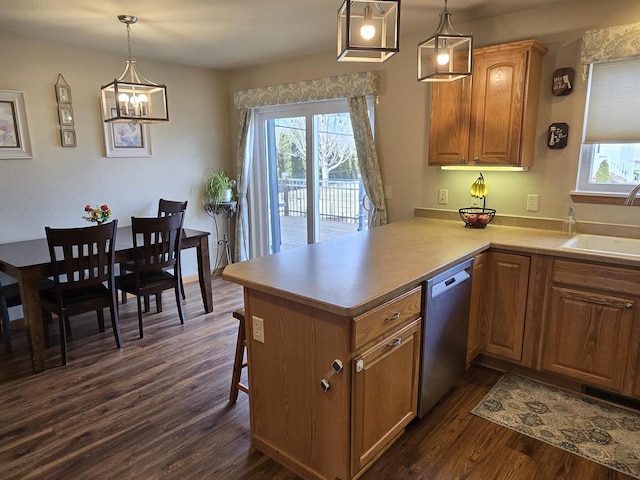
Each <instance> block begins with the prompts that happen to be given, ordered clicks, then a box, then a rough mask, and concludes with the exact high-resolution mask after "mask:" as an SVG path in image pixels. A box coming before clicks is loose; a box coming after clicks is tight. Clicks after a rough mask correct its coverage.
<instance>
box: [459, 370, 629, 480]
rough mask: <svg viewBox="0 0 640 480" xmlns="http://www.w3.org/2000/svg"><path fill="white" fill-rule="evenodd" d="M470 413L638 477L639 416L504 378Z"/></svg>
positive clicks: (525, 380)
mask: <svg viewBox="0 0 640 480" xmlns="http://www.w3.org/2000/svg"><path fill="white" fill-rule="evenodd" d="M471 413H473V414H474V415H477V416H479V417H482V418H484V419H486V420H489V421H491V422H494V423H497V424H498V425H502V426H504V427H507V428H510V429H512V430H515V431H517V432H520V433H522V434H524V435H527V436H529V437H532V438H535V439H537V440H540V441H542V442H546V443H548V444H550V445H553V446H555V447H558V448H561V449H563V450H566V451H568V452H571V453H575V454H576V455H580V456H582V457H584V458H587V459H589V460H592V461H594V462H597V463H600V464H602V465H606V466H607V467H609V468H612V469H614V470H617V471H619V472H622V473H626V474H627V475H630V476H633V477H635V478H640V412H636V411H634V410H628V409H626V408H621V407H617V406H615V405H612V404H610V403H606V402H603V401H600V400H596V399H593V398H591V397H587V396H584V395H580V394H576V393H572V392H569V391H566V390H562V389H559V388H555V387H550V386H548V385H544V384H542V383H539V382H536V381H533V380H530V379H528V378H524V377H520V376H517V375H513V374H509V373H506V374H504V375H503V377H502V378H501V379H500V380H499V381H498V383H497V384H496V385H495V386H494V387H493V389H492V390H491V391H490V392H489V393H488V394H487V395H486V396H485V397H484V398H483V399H482V401H481V402H480V403H479V404H478V405H476V406H475V408H474V409H473V410H472V411H471Z"/></svg>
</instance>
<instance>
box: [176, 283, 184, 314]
mask: <svg viewBox="0 0 640 480" xmlns="http://www.w3.org/2000/svg"><path fill="white" fill-rule="evenodd" d="M175 291H176V307H178V316H179V317H180V323H181V324H183V325H184V310H183V309H182V298H181V297H182V295H181V294H180V282H178V281H176V288H175Z"/></svg>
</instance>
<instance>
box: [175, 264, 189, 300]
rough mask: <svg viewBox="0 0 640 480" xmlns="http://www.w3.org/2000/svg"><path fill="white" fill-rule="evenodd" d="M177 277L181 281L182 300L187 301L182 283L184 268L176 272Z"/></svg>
mask: <svg viewBox="0 0 640 480" xmlns="http://www.w3.org/2000/svg"><path fill="white" fill-rule="evenodd" d="M176 275H177V276H178V278H179V279H180V291H181V292H182V299H183V300H186V299H187V296H186V295H185V293H184V283H183V282H182V267H180V268H178V269H177V271H176Z"/></svg>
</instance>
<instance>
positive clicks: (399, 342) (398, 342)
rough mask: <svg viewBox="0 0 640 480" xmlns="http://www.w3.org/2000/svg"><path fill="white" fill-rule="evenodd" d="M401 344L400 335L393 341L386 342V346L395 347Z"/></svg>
mask: <svg viewBox="0 0 640 480" xmlns="http://www.w3.org/2000/svg"><path fill="white" fill-rule="evenodd" d="M401 344H402V339H401V338H400V337H398V338H396V339H395V340H394V341H393V342H391V343H387V347H389V348H395V347H398V346H400V345H401Z"/></svg>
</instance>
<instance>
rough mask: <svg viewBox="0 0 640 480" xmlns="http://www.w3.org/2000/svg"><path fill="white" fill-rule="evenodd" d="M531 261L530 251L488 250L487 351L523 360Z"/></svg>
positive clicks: (483, 304) (484, 343)
mask: <svg viewBox="0 0 640 480" xmlns="http://www.w3.org/2000/svg"><path fill="white" fill-rule="evenodd" d="M530 262H531V258H530V257H528V256H526V255H517V254H511V253H503V252H488V253H487V258H486V265H485V266H484V269H485V271H486V272H485V276H484V283H485V285H484V286H483V288H482V300H481V307H480V308H481V311H480V318H481V332H480V335H481V337H480V343H481V348H482V352H483V353H489V354H491V355H495V356H498V357H500V358H504V359H507V360H515V361H520V360H522V349H523V343H524V328H525V316H526V310H527V292H528V287H529V266H530Z"/></svg>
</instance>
